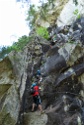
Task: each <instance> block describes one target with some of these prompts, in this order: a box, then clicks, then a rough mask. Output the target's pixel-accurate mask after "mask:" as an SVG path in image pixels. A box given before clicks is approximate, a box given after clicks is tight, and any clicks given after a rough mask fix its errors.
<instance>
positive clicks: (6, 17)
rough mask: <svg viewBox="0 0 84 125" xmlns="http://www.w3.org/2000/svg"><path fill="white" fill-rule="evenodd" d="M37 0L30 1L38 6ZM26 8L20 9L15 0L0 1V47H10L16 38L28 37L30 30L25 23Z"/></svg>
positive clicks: (19, 4)
mask: <svg viewBox="0 0 84 125" xmlns="http://www.w3.org/2000/svg"><path fill="white" fill-rule="evenodd" d="M38 1H39V0H32V2H33V3H35V4H38ZM26 10H27V7H26V5H25V8H23V9H22V8H21V3H19V2H18V3H16V0H0V46H3V45H4V46H10V45H12V43H13V42H17V40H18V38H19V37H21V36H23V35H28V34H29V32H30V30H29V27H28V25H27V22H26V21H25V19H26V15H25V12H26Z"/></svg>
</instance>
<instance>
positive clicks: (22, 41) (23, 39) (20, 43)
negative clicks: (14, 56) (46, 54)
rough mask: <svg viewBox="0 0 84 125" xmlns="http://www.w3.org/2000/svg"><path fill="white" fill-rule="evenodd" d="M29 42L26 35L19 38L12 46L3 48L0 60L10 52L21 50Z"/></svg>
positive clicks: (0, 52) (29, 38)
mask: <svg viewBox="0 0 84 125" xmlns="http://www.w3.org/2000/svg"><path fill="white" fill-rule="evenodd" d="M30 40H31V37H28V36H26V35H24V36H22V37H20V38H19V39H18V42H15V43H13V45H12V46H8V47H5V46H3V47H2V48H1V51H0V59H3V58H4V57H5V56H6V55H7V54H8V53H10V52H11V51H12V50H14V51H20V50H22V49H23V47H24V46H25V45H26V44H27V43H28V42H29V41H30Z"/></svg>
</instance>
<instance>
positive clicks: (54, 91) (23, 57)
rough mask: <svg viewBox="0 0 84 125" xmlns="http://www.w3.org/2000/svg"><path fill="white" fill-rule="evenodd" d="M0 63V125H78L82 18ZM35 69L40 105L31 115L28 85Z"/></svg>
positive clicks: (82, 110) (83, 76) (83, 99)
mask: <svg viewBox="0 0 84 125" xmlns="http://www.w3.org/2000/svg"><path fill="white" fill-rule="evenodd" d="M48 31H49V33H50V38H49V40H45V39H44V38H41V37H40V36H38V35H37V34H36V33H35V32H34V31H33V33H34V34H32V32H31V33H30V36H32V39H31V41H30V42H29V43H28V44H27V45H26V46H25V47H24V49H23V50H21V51H19V52H15V51H13V52H11V53H10V54H9V55H8V56H7V57H5V58H4V59H3V60H2V61H0V125H37V124H39V125H84V17H81V18H80V19H77V20H76V21H75V22H73V23H71V24H69V25H65V26H64V27H63V26H62V27H58V26H57V25H53V27H52V26H51V27H48ZM38 69H40V70H41V73H42V78H43V80H42V82H41V83H40V87H41V88H42V89H41V98H42V106H43V109H44V110H45V113H44V114H42V115H39V111H38V110H36V111H35V112H33V113H32V112H31V104H32V97H31V95H30V94H29V89H30V85H31V83H32V82H33V81H36V77H35V76H36V71H37V70H38Z"/></svg>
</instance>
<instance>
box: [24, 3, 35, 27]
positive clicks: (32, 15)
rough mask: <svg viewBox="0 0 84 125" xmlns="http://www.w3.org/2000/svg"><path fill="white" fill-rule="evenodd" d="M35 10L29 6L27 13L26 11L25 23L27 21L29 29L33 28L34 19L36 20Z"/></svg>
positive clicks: (33, 6) (32, 6)
mask: <svg viewBox="0 0 84 125" xmlns="http://www.w3.org/2000/svg"><path fill="white" fill-rule="evenodd" d="M36 12H37V11H36V8H35V5H30V8H29V11H28V17H27V19H26V20H27V21H29V27H30V28H33V26H34V23H35V18H36Z"/></svg>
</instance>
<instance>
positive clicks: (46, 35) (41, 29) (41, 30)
mask: <svg viewBox="0 0 84 125" xmlns="http://www.w3.org/2000/svg"><path fill="white" fill-rule="evenodd" d="M36 32H37V34H38V35H40V36H41V37H43V38H45V39H48V38H49V33H48V31H47V29H46V28H45V27H39V28H37V30H36Z"/></svg>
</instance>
